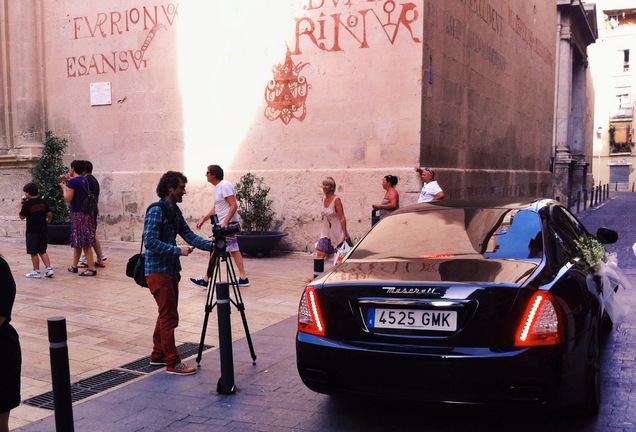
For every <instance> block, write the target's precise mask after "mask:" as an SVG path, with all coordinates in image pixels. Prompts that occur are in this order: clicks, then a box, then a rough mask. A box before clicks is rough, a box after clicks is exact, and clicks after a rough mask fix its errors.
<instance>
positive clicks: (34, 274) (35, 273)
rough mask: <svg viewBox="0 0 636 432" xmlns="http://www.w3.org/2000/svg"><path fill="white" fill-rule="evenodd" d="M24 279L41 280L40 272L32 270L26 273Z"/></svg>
mask: <svg viewBox="0 0 636 432" xmlns="http://www.w3.org/2000/svg"><path fill="white" fill-rule="evenodd" d="M26 277H28V278H30V279H42V273H40V270H33V271H32V272H31V273H27V274H26Z"/></svg>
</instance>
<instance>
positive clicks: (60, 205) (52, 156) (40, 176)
mask: <svg viewBox="0 0 636 432" xmlns="http://www.w3.org/2000/svg"><path fill="white" fill-rule="evenodd" d="M67 146H68V140H67V139H66V138H59V137H56V136H54V135H53V132H51V131H47V132H46V140H45V141H44V149H43V150H42V155H40V159H39V160H38V162H37V163H36V164H35V166H33V168H31V176H33V182H34V183H35V184H37V185H38V189H39V192H40V198H42V199H44V200H45V201H46V202H47V203H48V204H49V208H50V209H51V212H52V213H53V223H63V222H68V221H69V220H70V209H69V206H68V204H67V203H66V202H65V201H64V194H63V193H62V188H61V187H60V176H61V175H62V174H66V173H67V172H68V167H66V166H64V162H63V156H64V153H66V148H67Z"/></svg>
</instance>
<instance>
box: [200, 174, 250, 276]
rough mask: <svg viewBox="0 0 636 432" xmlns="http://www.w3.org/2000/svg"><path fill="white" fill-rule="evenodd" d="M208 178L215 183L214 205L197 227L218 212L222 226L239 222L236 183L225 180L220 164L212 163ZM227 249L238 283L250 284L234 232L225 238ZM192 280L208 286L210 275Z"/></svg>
mask: <svg viewBox="0 0 636 432" xmlns="http://www.w3.org/2000/svg"><path fill="white" fill-rule="evenodd" d="M205 175H206V177H207V178H208V182H209V183H212V184H213V185H214V206H213V207H212V209H211V210H210V211H209V212H208V213H207V214H205V215H203V216H201V219H199V220H198V221H197V224H196V227H197V229H201V227H202V226H203V224H204V223H205V222H206V221H208V220H210V218H211V217H212V215H214V214H216V215H217V217H218V218H219V224H220V225H221V226H228V225H230V224H234V223H238V222H239V218H238V212H237V210H238V203H237V202H236V189H235V188H234V185H233V184H232V183H230V182H229V181H227V180H223V176H224V174H223V168H221V167H220V166H218V165H210V166H209V167H208V170H207V172H206V173H205ZM225 243H226V248H227V249H226V250H227V251H228V252H229V253H230V254H231V255H232V258H233V259H234V262H235V263H236V268H237V269H238V274H239V278H238V284H239V286H244V287H246V286H249V284H250V281H249V279H248V278H247V274H246V273H245V266H244V265H243V256H242V255H241V251H240V250H239V246H238V241H237V239H236V236H235V235H234V234H229V235H227V236H226V238H225ZM190 282H192V283H193V284H195V285H199V286H203V287H205V286H208V275H207V274H205V275H204V276H203V277H199V278H190Z"/></svg>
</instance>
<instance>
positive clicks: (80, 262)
mask: <svg viewBox="0 0 636 432" xmlns="http://www.w3.org/2000/svg"><path fill="white" fill-rule="evenodd" d="M79 264H84V265H86V255H82V256H81V257H80V259H79Z"/></svg>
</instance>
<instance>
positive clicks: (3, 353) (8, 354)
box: [0, 255, 22, 432]
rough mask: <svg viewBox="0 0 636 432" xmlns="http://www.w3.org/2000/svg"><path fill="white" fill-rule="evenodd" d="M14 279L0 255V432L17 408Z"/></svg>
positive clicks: (19, 364) (19, 356)
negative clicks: (12, 313)
mask: <svg viewBox="0 0 636 432" xmlns="http://www.w3.org/2000/svg"><path fill="white" fill-rule="evenodd" d="M14 300H15V280H14V279H13V275H11V269H10V268H9V264H7V262H6V261H5V260H4V258H2V255H0V389H2V390H0V432H7V431H8V430H9V414H10V412H11V410H12V409H13V408H15V407H17V406H18V405H20V371H21V368H22V352H21V350H20V338H19V337H18V333H17V332H16V331H15V329H14V328H13V326H12V325H11V324H10V322H11V311H12V309H13V302H14Z"/></svg>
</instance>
